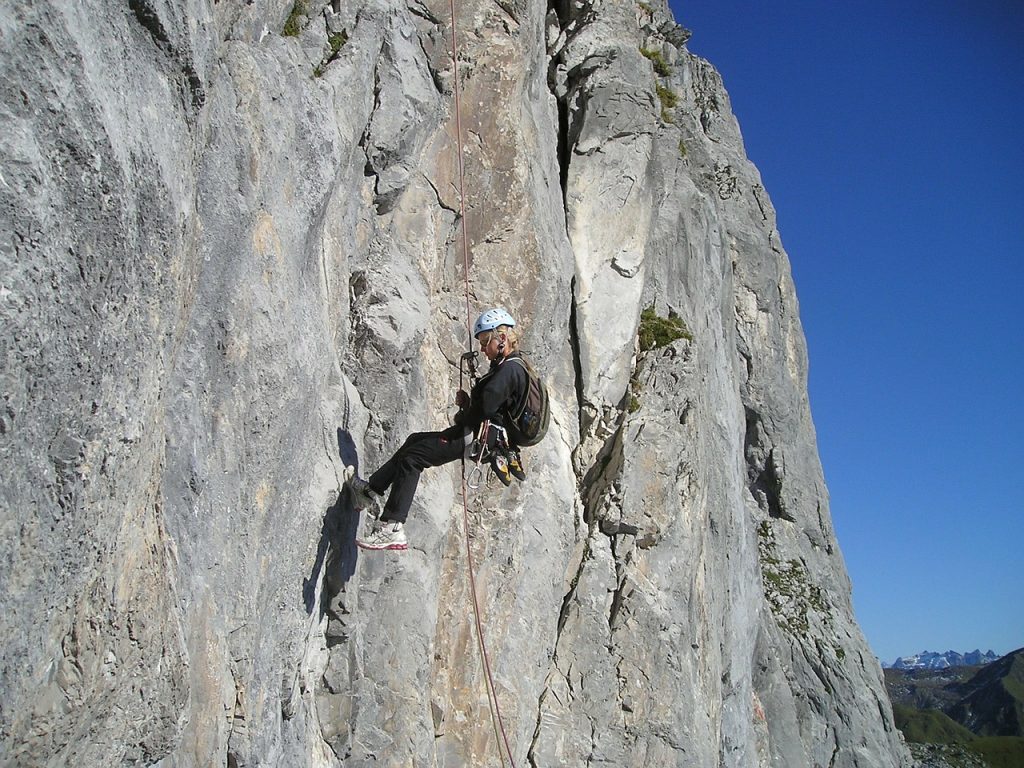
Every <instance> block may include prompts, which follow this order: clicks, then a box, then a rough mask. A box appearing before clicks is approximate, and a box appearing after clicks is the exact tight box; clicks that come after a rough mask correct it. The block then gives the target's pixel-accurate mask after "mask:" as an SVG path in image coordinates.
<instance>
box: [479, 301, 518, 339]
mask: <svg viewBox="0 0 1024 768" xmlns="http://www.w3.org/2000/svg"><path fill="white" fill-rule="evenodd" d="M515 324H516V321H515V320H514V319H513V318H512V315H510V314H509V313H508V312H506V311H505V310H504V309H502V308H501V307H495V308H494V309H488V310H487V311H486V312H484V313H483V314H482V315H480V317H478V318H477V319H476V322H475V323H473V337H474V338H475V337H477V336H479V335H480V334H481V333H483V332H484V331H493V330H494V329H495V328H497V327H498V326H501V325H507V326H508V327H509V328H512V327H514V326H515Z"/></svg>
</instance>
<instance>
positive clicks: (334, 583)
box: [302, 429, 359, 634]
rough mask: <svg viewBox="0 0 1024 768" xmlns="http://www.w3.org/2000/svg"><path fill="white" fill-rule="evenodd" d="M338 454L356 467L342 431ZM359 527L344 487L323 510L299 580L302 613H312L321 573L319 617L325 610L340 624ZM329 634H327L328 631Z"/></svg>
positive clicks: (353, 450) (355, 456)
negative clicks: (307, 568)
mask: <svg viewBox="0 0 1024 768" xmlns="http://www.w3.org/2000/svg"><path fill="white" fill-rule="evenodd" d="M338 454H339V456H340V457H341V460H342V461H343V462H344V463H345V465H346V466H354V467H356V468H357V469H358V467H359V457H358V454H357V452H356V447H355V442H354V441H353V440H352V436H351V435H350V434H349V433H348V432H347V431H345V430H342V429H339V430H338ZM358 528H359V513H358V512H356V510H355V509H354V508H353V506H352V495H351V492H350V491H349V489H348V488H347V487H346V488H345V489H344V490H343V491H342V492H341V493H339V494H338V498H337V499H336V500H335V502H334V503H333V504H332V505H331V506H330V507H328V508H327V511H326V512H325V513H324V523H323V527H322V528H321V529H320V544H319V545H318V546H317V550H316V559H315V560H314V562H313V570H312V572H311V573H310V574H309V578H307V579H304V580H303V582H302V599H303V603H304V605H305V606H306V613H307V614H310V615H312V613H313V610H314V608H315V602H316V585H317V582H318V581H319V579H320V575H321V573H322V574H323V577H324V588H323V593H322V594H321V596H320V616H321V617H323V615H324V614H325V613H326V614H328V615H329V618H330V619H331V621H332V623H333V622H334V621H340V622H342V623H344V616H345V614H347V613H348V611H347V610H346V609H345V605H344V601H343V599H342V598H343V596H344V590H345V585H346V584H347V583H348V580H349V579H350V578H352V574H353V573H355V570H356V559H357V557H358V552H359V549H358V548H357V547H356V531H357V530H358ZM329 634H330V633H329Z"/></svg>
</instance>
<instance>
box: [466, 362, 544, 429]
mask: <svg viewBox="0 0 1024 768" xmlns="http://www.w3.org/2000/svg"><path fill="white" fill-rule="evenodd" d="M513 357H519V353H518V352H513V353H512V354H511V355H508V356H507V357H503V358H501V359H500V360H493V361H492V362H491V367H490V369H488V371H487V373H485V374H484V375H483V376H481V377H480V380H479V381H477V383H476V384H474V385H473V390H472V392H470V393H469V407H468V408H466V409H465V410H463V411H460V412H459V413H458V415H457V416H456V417H455V423H456V424H458V425H460V426H464V427H469V428H470V429H472V430H473V431H474V432H475V431H476V430H477V429H479V428H480V424H481V423H483V422H484V421H490V422H491V423H492V424H497V425H498V426H499V427H504V426H506V421H507V420H508V418H509V416H508V414H509V413H510V412H511V413H514V412H515V411H516V410H517V409H518V408H519V407H521V406H522V405H523V402H524V400H525V399H526V395H527V392H528V390H529V386H530V378H529V375H528V374H527V373H526V369H525V368H524V367H523V366H521V365H516V364H515V363H509V362H508V361H509V359H510V358H513Z"/></svg>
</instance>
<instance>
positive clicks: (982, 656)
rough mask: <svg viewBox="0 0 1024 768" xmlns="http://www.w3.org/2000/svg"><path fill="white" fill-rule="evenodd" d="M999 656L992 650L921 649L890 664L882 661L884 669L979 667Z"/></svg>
mask: <svg viewBox="0 0 1024 768" xmlns="http://www.w3.org/2000/svg"><path fill="white" fill-rule="evenodd" d="M998 658H999V654H997V653H993V652H992V651H985V652H984V653H982V652H981V651H968V652H967V653H957V652H956V651H946V652H945V653H935V652H934V651H921V652H920V653H915V654H914V655H913V656H900V657H899V658H898V659H896V661H894V662H893V663H892V664H887V663H886V662H884V661H883V662H882V667H883V668H885V669H947V668H948V667H980V666H983V665H985V664H991V663H992V662H993V661H995V660H996V659H998Z"/></svg>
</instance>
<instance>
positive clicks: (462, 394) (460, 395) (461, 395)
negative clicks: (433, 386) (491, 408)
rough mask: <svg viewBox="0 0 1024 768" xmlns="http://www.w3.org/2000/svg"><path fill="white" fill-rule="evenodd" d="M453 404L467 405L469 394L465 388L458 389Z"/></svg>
mask: <svg viewBox="0 0 1024 768" xmlns="http://www.w3.org/2000/svg"><path fill="white" fill-rule="evenodd" d="M455 404H456V405H457V406H459V408H468V407H469V394H468V393H467V392H466V390H464V389H460V390H459V391H458V392H456V393H455Z"/></svg>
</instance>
